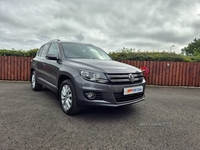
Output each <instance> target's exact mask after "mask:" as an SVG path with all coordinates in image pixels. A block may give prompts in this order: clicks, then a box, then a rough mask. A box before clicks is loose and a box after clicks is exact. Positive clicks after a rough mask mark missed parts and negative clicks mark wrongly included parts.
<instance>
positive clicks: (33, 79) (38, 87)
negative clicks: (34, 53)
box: [31, 71, 42, 91]
mask: <svg viewBox="0 0 200 150" xmlns="http://www.w3.org/2000/svg"><path fill="white" fill-rule="evenodd" d="M31 88H32V90H33V91H40V90H42V85H40V84H38V83H37V78H36V73H35V71H33V72H32V74H31Z"/></svg>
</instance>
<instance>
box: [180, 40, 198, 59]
mask: <svg viewBox="0 0 200 150" xmlns="http://www.w3.org/2000/svg"><path fill="white" fill-rule="evenodd" d="M181 53H182V54H186V55H187V56H197V55H199V54H200V38H199V39H196V38H195V39H194V40H193V41H192V42H191V43H189V44H188V46H187V47H184V48H183V49H181Z"/></svg>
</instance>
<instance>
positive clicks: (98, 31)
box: [0, 0, 200, 53]
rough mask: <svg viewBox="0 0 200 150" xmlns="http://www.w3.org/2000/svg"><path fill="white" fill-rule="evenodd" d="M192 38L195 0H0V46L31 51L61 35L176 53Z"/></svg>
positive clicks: (199, 28) (198, 11)
mask: <svg viewBox="0 0 200 150" xmlns="http://www.w3.org/2000/svg"><path fill="white" fill-rule="evenodd" d="M194 38H200V1H199V0H191V1H189V0H157V1H156V0H0V49H13V48H14V49H16V50H18V49H22V50H30V49H33V48H39V47H40V46H41V45H42V44H44V43H46V42H48V41H50V40H52V39H60V40H63V41H73V42H82V43H91V44H94V45H96V46H98V47H101V48H102V49H104V50H105V51H106V52H111V51H118V50H120V49H122V48H123V47H125V48H132V49H134V50H135V51H154V52H163V51H166V52H168V51H170V49H171V51H172V52H176V53H180V52H181V49H182V48H184V47H186V46H187V45H188V44H189V43H190V42H192V41H193V39H194ZM173 45H174V46H173Z"/></svg>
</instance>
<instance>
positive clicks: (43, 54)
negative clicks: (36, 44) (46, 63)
mask: <svg viewBox="0 0 200 150" xmlns="http://www.w3.org/2000/svg"><path fill="white" fill-rule="evenodd" d="M48 49H49V44H46V45H45V46H44V48H43V50H42V54H41V56H42V57H45V56H46V55H47V52H48Z"/></svg>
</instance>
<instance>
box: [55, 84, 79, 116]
mask: <svg viewBox="0 0 200 150" xmlns="http://www.w3.org/2000/svg"><path fill="white" fill-rule="evenodd" d="M59 99H60V104H61V108H62V110H63V112H64V113H66V114H68V115H73V114H76V113H79V112H80V107H79V106H78V104H77V99H76V91H75V88H74V85H73V83H72V82H71V80H64V81H63V82H62V84H61V86H60V90H59Z"/></svg>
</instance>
